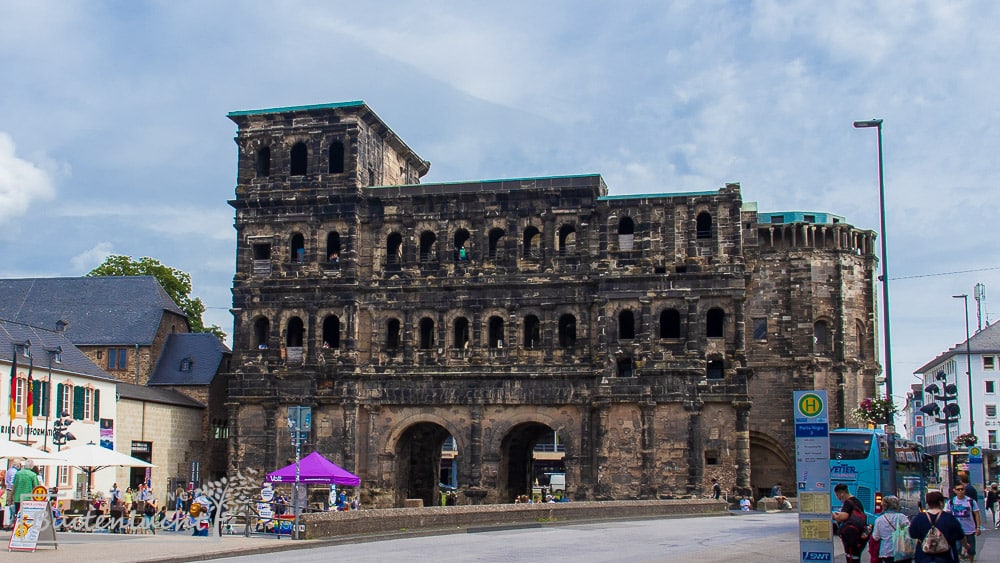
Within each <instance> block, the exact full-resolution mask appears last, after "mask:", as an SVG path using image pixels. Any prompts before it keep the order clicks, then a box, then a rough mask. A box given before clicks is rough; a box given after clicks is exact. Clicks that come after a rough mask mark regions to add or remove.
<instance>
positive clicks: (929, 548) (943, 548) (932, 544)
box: [923, 512, 951, 554]
mask: <svg viewBox="0 0 1000 563" xmlns="http://www.w3.org/2000/svg"><path fill="white" fill-rule="evenodd" d="M924 514H927V513H926V512H925V513H924ZM938 518H940V516H938ZM927 519H928V520H930V522H931V529H930V530H928V531H927V536H925V537H924V543H923V550H924V553H930V554H938V553H946V552H947V551H948V550H950V549H951V546H950V545H948V540H947V539H945V537H944V534H942V533H941V530H938V529H937V527H936V526H935V525H934V524H935V523H934V520H931V515H930V514H927Z"/></svg>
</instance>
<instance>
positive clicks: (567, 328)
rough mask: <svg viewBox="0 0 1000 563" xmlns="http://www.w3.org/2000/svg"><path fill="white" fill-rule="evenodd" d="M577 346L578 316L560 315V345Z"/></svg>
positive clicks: (564, 346) (563, 346)
mask: <svg viewBox="0 0 1000 563" xmlns="http://www.w3.org/2000/svg"><path fill="white" fill-rule="evenodd" d="M574 346H576V317H574V316H573V315H570V314H566V315H562V316H561V317H559V347H560V348H573V347H574Z"/></svg>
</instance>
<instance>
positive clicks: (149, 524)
mask: <svg viewBox="0 0 1000 563" xmlns="http://www.w3.org/2000/svg"><path fill="white" fill-rule="evenodd" d="M143 505H144V506H143V508H142V529H143V533H146V532H151V533H153V535H156V528H155V527H154V526H153V520H154V518H155V517H156V502H155V501H152V500H148V501H145V502H144V503H143Z"/></svg>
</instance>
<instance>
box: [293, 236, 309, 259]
mask: <svg viewBox="0 0 1000 563" xmlns="http://www.w3.org/2000/svg"><path fill="white" fill-rule="evenodd" d="M291 251H292V256H291V260H292V262H298V263H299V264H301V263H303V262H305V261H306V239H305V237H303V236H302V235H301V234H300V233H295V234H294V235H292V243H291Z"/></svg>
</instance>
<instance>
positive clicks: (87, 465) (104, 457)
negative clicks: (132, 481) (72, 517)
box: [58, 442, 156, 497]
mask: <svg viewBox="0 0 1000 563" xmlns="http://www.w3.org/2000/svg"><path fill="white" fill-rule="evenodd" d="M59 456H60V457H62V458H63V459H64V460H65V461H63V462H61V463H58V465H72V466H74V467H79V468H80V469H82V470H84V471H85V472H86V473H87V496H88V497H89V496H90V486H91V481H93V477H94V472H95V471H100V470H102V469H106V468H108V467H156V466H155V465H153V464H152V463H149V462H148V461H143V460H141V459H139V458H136V457H132V456H130V455H125V454H123V453H120V452H116V451H114V450H109V449H108V448H105V447H102V446H99V445H97V444H95V443H93V442H90V443H87V444H83V445H80V446H73V447H72V448H68V449H64V450H62V451H61V452H59Z"/></svg>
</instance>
